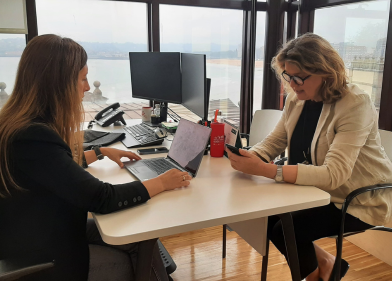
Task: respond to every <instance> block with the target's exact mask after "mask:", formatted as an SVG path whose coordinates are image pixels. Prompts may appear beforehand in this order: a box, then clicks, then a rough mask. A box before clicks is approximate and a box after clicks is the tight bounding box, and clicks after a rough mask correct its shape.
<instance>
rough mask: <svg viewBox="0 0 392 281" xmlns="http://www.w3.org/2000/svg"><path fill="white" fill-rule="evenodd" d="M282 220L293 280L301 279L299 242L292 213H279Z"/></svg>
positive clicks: (298, 280)
mask: <svg viewBox="0 0 392 281" xmlns="http://www.w3.org/2000/svg"><path fill="white" fill-rule="evenodd" d="M278 216H279V217H280V220H281V222H282V228H283V234H284V239H285V242H286V250H287V259H288V261H287V262H288V264H289V266H290V270H291V277H292V278H293V281H301V273H300V269H299V261H298V253H297V244H296V243H295V233H294V225H293V219H292V217H291V213H285V214H280V215H278Z"/></svg>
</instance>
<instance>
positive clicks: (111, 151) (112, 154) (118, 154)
mask: <svg viewBox="0 0 392 281" xmlns="http://www.w3.org/2000/svg"><path fill="white" fill-rule="evenodd" d="M100 149H101V152H102V155H103V156H107V157H108V158H109V159H110V160H112V161H114V162H116V163H117V164H118V165H119V166H120V168H123V167H124V163H123V162H121V158H122V157H127V158H128V159H129V160H140V159H142V158H141V157H140V156H139V155H137V154H135V153H133V152H131V151H126V150H120V149H116V148H110V147H101V148H100Z"/></svg>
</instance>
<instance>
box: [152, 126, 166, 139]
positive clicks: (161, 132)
mask: <svg viewBox="0 0 392 281" xmlns="http://www.w3.org/2000/svg"><path fill="white" fill-rule="evenodd" d="M154 132H155V134H156V135H157V136H158V138H164V137H166V135H167V131H166V130H165V129H164V128H159V127H158V128H156V129H155V130H154Z"/></svg>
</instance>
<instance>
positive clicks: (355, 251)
mask: <svg viewBox="0 0 392 281" xmlns="http://www.w3.org/2000/svg"><path fill="white" fill-rule="evenodd" d="M161 241H162V243H163V244H164V245H165V247H166V249H167V250H168V252H169V253H170V255H171V256H172V258H173V259H174V260H175V262H176V264H177V270H176V271H175V272H174V273H173V274H172V275H171V276H172V277H173V279H174V280H175V281H193V280H198V281H199V280H200V281H201V280H203V281H215V280H227V281H229V280H230V281H245V280H247V281H248V280H249V281H253V280H255V281H256V280H260V274H261V263H262V257H261V256H260V255H259V254H258V253H257V252H256V251H255V250H254V249H253V248H252V247H250V246H249V245H248V244H247V243H246V242H245V241H244V240H243V239H242V238H240V237H239V236H238V235H237V234H236V233H235V232H234V231H232V232H227V256H226V258H225V259H222V226H217V227H211V228H205V229H200V230H197V231H191V232H186V233H182V234H178V235H172V236H167V237H162V238H161ZM316 243H317V245H319V246H320V247H322V248H323V249H325V250H327V251H328V252H330V253H331V254H334V253H335V240H334V239H330V238H325V239H321V240H319V241H317V242H316ZM343 257H344V258H345V259H346V260H347V261H348V262H349V263H350V270H349V271H348V273H347V275H346V277H345V278H344V279H343V280H347V281H373V280H377V281H378V280H380V281H384V280H385V281H386V280H392V267H391V266H389V265H388V264H386V263H384V262H382V261H380V260H379V259H377V258H375V257H374V256H372V255H370V254H369V253H367V252H365V251H363V250H362V249H360V248H358V247H357V246H355V245H354V244H352V243H350V242H349V241H347V240H345V241H344V243H343ZM267 274H268V280H273V281H287V280H291V275H290V271H289V268H288V266H287V263H286V260H285V258H284V256H283V255H281V254H280V253H279V251H278V250H277V249H276V248H275V247H274V246H273V245H272V244H271V245H270V256H269V261H268V272H267Z"/></svg>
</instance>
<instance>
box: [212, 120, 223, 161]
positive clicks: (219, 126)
mask: <svg viewBox="0 0 392 281" xmlns="http://www.w3.org/2000/svg"><path fill="white" fill-rule="evenodd" d="M210 126H211V137H210V155H211V156H212V157H222V156H223V152H224V150H225V124H224V123H219V122H211V125H210Z"/></svg>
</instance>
